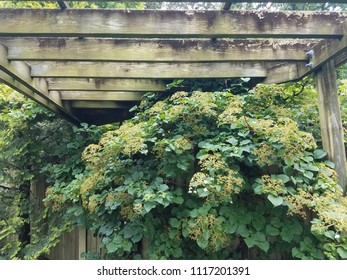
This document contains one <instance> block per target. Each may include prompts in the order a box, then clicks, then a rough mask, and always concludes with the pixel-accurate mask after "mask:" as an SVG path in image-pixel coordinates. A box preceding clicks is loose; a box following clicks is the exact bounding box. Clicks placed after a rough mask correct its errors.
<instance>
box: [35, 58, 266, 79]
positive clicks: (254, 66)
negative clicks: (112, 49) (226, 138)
mask: <svg viewBox="0 0 347 280" xmlns="http://www.w3.org/2000/svg"><path fill="white" fill-rule="evenodd" d="M30 66H31V70H32V71H31V74H32V76H33V77H65V78H68V77H75V78H78V77H80V78H81V77H86V78H138V79H175V78H230V77H265V76H266V65H265V64H263V63H242V62H234V63H232V62H229V63H228V62H223V63H122V62H119V63H118V62H103V63H97V62H56V61H43V62H30Z"/></svg>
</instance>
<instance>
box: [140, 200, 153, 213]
mask: <svg viewBox="0 0 347 280" xmlns="http://www.w3.org/2000/svg"><path fill="white" fill-rule="evenodd" d="M143 208H144V209H145V211H146V213H148V212H149V211H151V210H152V209H153V208H155V205H154V204H153V203H150V202H146V203H145V204H144V205H143Z"/></svg>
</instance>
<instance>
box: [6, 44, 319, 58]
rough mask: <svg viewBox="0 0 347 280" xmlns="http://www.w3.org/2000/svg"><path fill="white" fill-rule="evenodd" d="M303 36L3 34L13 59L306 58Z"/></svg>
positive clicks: (306, 45) (306, 47)
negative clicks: (176, 37)
mask: <svg viewBox="0 0 347 280" xmlns="http://www.w3.org/2000/svg"><path fill="white" fill-rule="evenodd" d="M314 43H315V42H312V41H302V40H291V41H289V40H271V41H269V40H153V39H150V40H143V39H142V40H134V39H133V40H131V39H130V40H125V39H91V38H82V39H78V38H76V39H72V38H35V39H33V38H0V44H3V45H5V46H6V47H7V48H8V59H10V60H82V61H121V62H125V61H135V62H136V61H138V62H152V61H153V62H204V61H209V62H215V61H283V60H285V61H306V60H307V57H306V54H305V51H307V50H308V49H310V48H312V46H313V45H314Z"/></svg>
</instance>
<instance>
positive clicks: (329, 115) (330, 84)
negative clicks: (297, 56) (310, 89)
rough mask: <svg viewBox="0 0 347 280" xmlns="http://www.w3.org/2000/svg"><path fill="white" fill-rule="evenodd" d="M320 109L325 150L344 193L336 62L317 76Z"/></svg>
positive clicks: (345, 177)
mask: <svg viewBox="0 0 347 280" xmlns="http://www.w3.org/2000/svg"><path fill="white" fill-rule="evenodd" d="M317 89H318V108H319V117H320V126H321V134H322V141H323V148H324V149H325V151H326V152H327V153H328V158H329V160H331V161H332V162H333V163H334V164H335V170H336V173H337V176H338V181H339V184H340V185H341V187H342V188H343V190H344V192H345V193H346V188H347V164H346V152H345V145H344V142H343V128H342V122H341V112H340V104H339V98H338V94H337V85H336V69H335V65H334V61H330V62H328V63H326V64H325V65H323V67H322V68H321V70H320V71H319V72H318V74H317Z"/></svg>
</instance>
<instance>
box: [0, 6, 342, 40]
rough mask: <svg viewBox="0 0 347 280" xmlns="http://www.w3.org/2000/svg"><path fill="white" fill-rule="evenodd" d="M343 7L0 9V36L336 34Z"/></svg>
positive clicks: (263, 35)
mask: <svg viewBox="0 0 347 280" xmlns="http://www.w3.org/2000/svg"><path fill="white" fill-rule="evenodd" d="M345 18H346V13H334V12H333V13H319V12H265V11H261V12H254V11H168V10H110V9H109V10H103V9H97V10H90V9H67V10H58V9H0V37H1V36H2V37H4V36H5V37H6V36H16V37H18V36H19V37H28V36H38V37H52V36H54V37H90V36H93V37H94V36H99V37H117V38H120V37H126V38H139V37H147V38H158V37H169V38H187V37H189V38H211V37H213V38H222V37H226V38H232V37H242V38H251V37H254V38H264V37H267V38H268V37H270V38H315V37H317V38H322V37H323V38H326V37H327V38H337V37H339V36H342V35H343V33H342V32H343V31H342V27H341V22H342V21H343V20H344V19H345Z"/></svg>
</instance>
